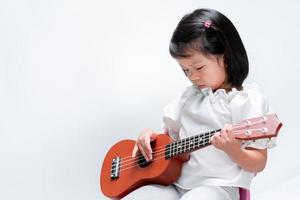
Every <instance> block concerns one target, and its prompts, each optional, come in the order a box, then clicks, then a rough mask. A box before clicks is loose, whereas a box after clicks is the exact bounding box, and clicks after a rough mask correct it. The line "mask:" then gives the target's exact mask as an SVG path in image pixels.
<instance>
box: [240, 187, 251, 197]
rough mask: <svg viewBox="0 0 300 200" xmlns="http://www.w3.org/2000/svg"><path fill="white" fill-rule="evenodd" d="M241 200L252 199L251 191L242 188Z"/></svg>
mask: <svg viewBox="0 0 300 200" xmlns="http://www.w3.org/2000/svg"><path fill="white" fill-rule="evenodd" d="M240 200H250V191H249V190H247V189H244V188H240Z"/></svg>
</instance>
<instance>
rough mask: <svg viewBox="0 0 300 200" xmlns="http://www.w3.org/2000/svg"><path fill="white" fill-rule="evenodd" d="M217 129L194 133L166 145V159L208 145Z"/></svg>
mask: <svg viewBox="0 0 300 200" xmlns="http://www.w3.org/2000/svg"><path fill="white" fill-rule="evenodd" d="M220 130H221V129H219V130H214V131H211V132H207V133H204V134H200V135H194V136H191V137H188V138H184V139H181V140H177V141H175V142H172V143H170V144H169V145H167V146H166V149H167V150H166V152H165V155H166V159H169V158H171V157H174V156H177V155H180V154H183V153H186V152H193V151H195V150H197V149H199V148H202V147H205V146H207V145H210V144H211V143H210V138H211V137H212V136H213V135H214V134H215V133H216V132H219V131H220Z"/></svg>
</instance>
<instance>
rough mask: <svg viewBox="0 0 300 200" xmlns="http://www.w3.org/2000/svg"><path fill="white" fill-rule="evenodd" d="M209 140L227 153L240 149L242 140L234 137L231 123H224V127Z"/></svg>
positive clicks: (230, 153) (233, 152)
mask: <svg viewBox="0 0 300 200" xmlns="http://www.w3.org/2000/svg"><path fill="white" fill-rule="evenodd" d="M210 142H211V143H212V145H214V146H215V147H216V148H218V149H221V150H223V151H224V152H226V153H227V154H228V155H232V154H235V153H237V152H238V151H241V144H242V141H240V140H238V139H236V138H235V135H234V133H233V132H232V125H230V124H226V125H225V126H224V128H222V130H221V131H220V132H218V133H216V134H215V135H213V136H212V137H211V138H210Z"/></svg>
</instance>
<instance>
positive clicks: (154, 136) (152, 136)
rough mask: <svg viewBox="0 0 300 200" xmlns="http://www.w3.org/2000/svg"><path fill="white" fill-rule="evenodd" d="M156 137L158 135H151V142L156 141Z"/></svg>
mask: <svg viewBox="0 0 300 200" xmlns="http://www.w3.org/2000/svg"><path fill="white" fill-rule="evenodd" d="M156 137H157V134H156V133H152V134H151V135H150V140H151V141H154V140H155V139H156Z"/></svg>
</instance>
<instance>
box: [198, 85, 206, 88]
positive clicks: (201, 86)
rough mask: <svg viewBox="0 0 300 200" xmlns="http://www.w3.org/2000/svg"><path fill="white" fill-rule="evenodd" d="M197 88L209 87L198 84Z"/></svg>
mask: <svg viewBox="0 0 300 200" xmlns="http://www.w3.org/2000/svg"><path fill="white" fill-rule="evenodd" d="M197 88H198V89H203V88H207V86H206V85H197Z"/></svg>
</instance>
